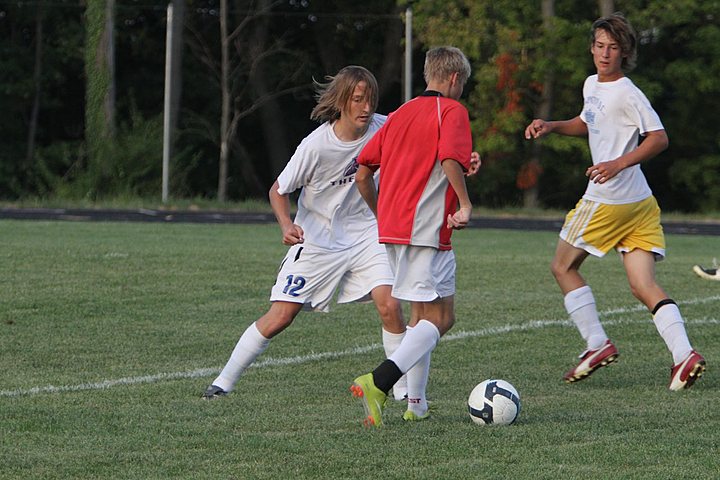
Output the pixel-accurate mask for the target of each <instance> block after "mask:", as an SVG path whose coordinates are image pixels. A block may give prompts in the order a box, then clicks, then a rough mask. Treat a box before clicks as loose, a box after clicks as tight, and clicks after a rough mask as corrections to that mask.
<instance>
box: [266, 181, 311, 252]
mask: <svg viewBox="0 0 720 480" xmlns="http://www.w3.org/2000/svg"><path fill="white" fill-rule="evenodd" d="M278 188H279V185H278V182H277V180H275V183H273V186H272V187H270V193H269V194H268V197H269V198H270V206H271V207H272V210H273V213H274V214H275V219H276V220H277V222H278V225H280V230H282V243H283V244H284V245H295V244H296V243H303V242H304V241H305V237H304V235H305V232H304V231H303V229H302V227H301V226H300V225H295V224H294V223H293V221H292V217H291V216H290V198H289V197H288V196H287V195H282V194H280V193H279V192H278Z"/></svg>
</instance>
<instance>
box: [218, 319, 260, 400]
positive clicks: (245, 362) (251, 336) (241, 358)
mask: <svg viewBox="0 0 720 480" xmlns="http://www.w3.org/2000/svg"><path fill="white" fill-rule="evenodd" d="M269 344H270V339H269V338H265V337H263V336H262V334H261V333H260V331H259V330H258V329H257V326H255V322H253V324H252V325H250V326H249V327H248V328H247V329H245V333H243V334H242V336H241V337H240V340H238V342H237V345H235V349H233V351H232V354H231V355H230V359H229V360H228V361H227V363H226V364H225V367H224V368H223V369H222V372H220V375H219V376H218V377H217V378H216V379H215V380H214V381H213V382H212V384H213V385H217V386H218V387H220V388H222V389H223V390H225V391H226V392H231V391H232V390H233V388H235V382H237V381H238V378H240V375H242V373H243V372H244V371H245V369H246V368H248V367H249V366H250V364H251V363H253V362H254V361H255V359H256V358H257V357H258V356H259V355H260V354H261V353H263V352H264V351H265V349H266V348H267V347H268V345H269Z"/></svg>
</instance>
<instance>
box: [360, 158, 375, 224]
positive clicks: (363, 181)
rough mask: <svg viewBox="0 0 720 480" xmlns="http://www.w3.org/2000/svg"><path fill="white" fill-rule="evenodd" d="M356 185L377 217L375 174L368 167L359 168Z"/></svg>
mask: <svg viewBox="0 0 720 480" xmlns="http://www.w3.org/2000/svg"><path fill="white" fill-rule="evenodd" d="M355 185H357V189H358V191H359V192H360V196H361V197H362V198H363V200H365V203H367V204H368V207H370V210H372V212H373V215H375V217H377V189H376V188H375V180H374V173H373V171H372V170H371V169H370V167H368V166H366V165H360V166H359V167H358V171H357V172H356V173H355Z"/></svg>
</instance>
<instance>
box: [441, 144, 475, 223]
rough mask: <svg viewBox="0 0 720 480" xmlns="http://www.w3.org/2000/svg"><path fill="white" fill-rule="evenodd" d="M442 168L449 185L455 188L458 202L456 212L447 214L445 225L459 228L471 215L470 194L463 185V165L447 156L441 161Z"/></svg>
mask: <svg viewBox="0 0 720 480" xmlns="http://www.w3.org/2000/svg"><path fill="white" fill-rule="evenodd" d="M442 168H443V171H444V172H445V175H446V176H447V178H448V181H449V182H450V185H451V186H452V188H453V189H454V190H455V194H456V195H457V196H458V202H459V204H460V208H458V210H457V212H455V213H454V214H452V215H448V217H447V225H448V228H453V229H456V230H460V229H462V228H465V227H466V226H467V224H468V222H469V221H470V216H471V215H472V203H470V196H469V195H468V191H467V186H466V185H465V176H464V172H463V167H462V165H460V163H459V162H458V161H456V160H454V159H452V158H448V159H445V160H443V161H442Z"/></svg>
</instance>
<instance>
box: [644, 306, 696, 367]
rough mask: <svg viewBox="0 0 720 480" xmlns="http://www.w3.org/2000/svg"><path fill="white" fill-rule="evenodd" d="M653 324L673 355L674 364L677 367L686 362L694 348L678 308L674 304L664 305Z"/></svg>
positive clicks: (656, 314)
mask: <svg viewBox="0 0 720 480" xmlns="http://www.w3.org/2000/svg"><path fill="white" fill-rule="evenodd" d="M653 322H654V323H655V327H656V328H657V331H658V333H659V334H660V336H661V337H662V339H663V340H665V345H667V347H668V349H669V350H670V353H672V356H673V362H674V364H675V365H677V364H678V363H680V362H682V361H683V360H685V358H686V357H687V356H688V355H690V352H691V351H692V347H691V346H690V340H689V339H688V336H687V332H686V331H685V322H684V321H683V318H682V315H681V314H680V309H679V308H678V306H677V305H676V304H674V303H668V304H666V305H663V306H662V307H660V308H659V309H658V310H657V311H656V312H655V315H654V316H653Z"/></svg>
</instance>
